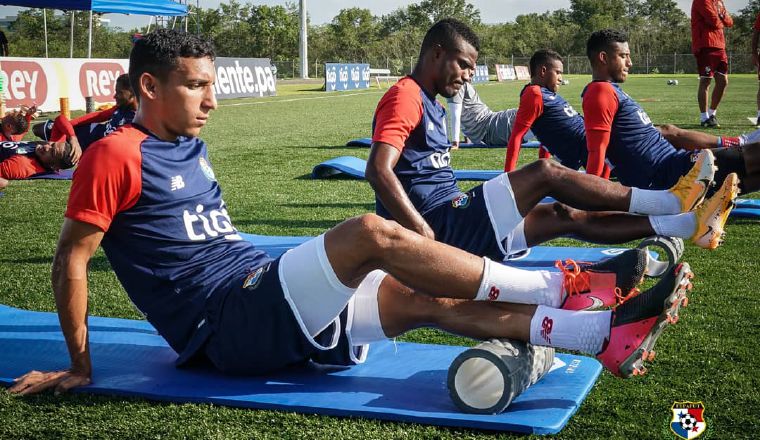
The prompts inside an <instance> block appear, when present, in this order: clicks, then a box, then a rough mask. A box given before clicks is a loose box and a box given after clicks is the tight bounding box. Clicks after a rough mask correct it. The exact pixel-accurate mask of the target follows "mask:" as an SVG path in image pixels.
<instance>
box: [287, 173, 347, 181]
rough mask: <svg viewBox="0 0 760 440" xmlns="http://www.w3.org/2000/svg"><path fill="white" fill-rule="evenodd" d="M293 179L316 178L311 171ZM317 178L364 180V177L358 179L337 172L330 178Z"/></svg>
mask: <svg viewBox="0 0 760 440" xmlns="http://www.w3.org/2000/svg"><path fill="white" fill-rule="evenodd" d="M293 180H315V179H314V177H312V176H311V173H309V174H302V175H300V176H298V177H294V178H293ZM316 180H353V181H362V179H357V178H356V177H352V176H349V175H348V174H336V175H334V176H330V177H328V178H319V179H316Z"/></svg>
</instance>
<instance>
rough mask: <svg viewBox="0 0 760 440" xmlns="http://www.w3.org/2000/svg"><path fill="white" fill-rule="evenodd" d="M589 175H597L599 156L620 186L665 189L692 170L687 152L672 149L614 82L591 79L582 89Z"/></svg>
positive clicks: (645, 115)
mask: <svg viewBox="0 0 760 440" xmlns="http://www.w3.org/2000/svg"><path fill="white" fill-rule="evenodd" d="M581 96H582V97H583V114H584V116H585V118H584V121H585V125H586V141H587V146H588V154H589V156H588V164H587V167H586V169H587V171H588V172H589V174H595V175H597V176H598V175H600V172H601V171H600V170H601V169H602V167H603V165H604V161H605V158H606V160H607V161H608V162H609V164H610V165H611V166H612V167H613V170H612V172H613V173H614V174H615V176H617V178H618V180H619V181H620V183H622V184H623V185H626V186H635V187H638V188H650V189H665V188H669V187H671V186H673V185H674V184H675V182H677V181H678V178H679V177H681V176H682V175H684V174H686V173H687V172H688V171H689V169H690V168H691V166H692V163H691V153H690V152H689V151H687V150H676V148H675V147H674V146H673V145H671V144H670V142H668V141H667V140H666V139H665V138H663V137H662V134H660V131H659V130H657V129H656V128H655V127H654V125H652V121H651V120H650V119H649V116H648V115H647V114H646V112H645V111H644V109H642V108H641V107H640V106H639V105H638V104H637V103H636V101H634V100H633V98H631V97H630V96H628V95H627V94H626V93H625V92H623V90H622V89H621V88H620V86H619V85H618V84H614V83H611V82H608V81H594V82H592V83H590V84H589V85H587V86H586V88H585V89H584V90H583V94H582V95H581Z"/></svg>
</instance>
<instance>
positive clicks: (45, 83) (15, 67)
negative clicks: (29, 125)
mask: <svg viewBox="0 0 760 440" xmlns="http://www.w3.org/2000/svg"><path fill="white" fill-rule="evenodd" d="M128 64H129V61H128V60H114V59H98V58H90V59H82V58H78V59H77V58H20V57H8V58H2V59H0V76H2V80H3V99H4V100H5V106H6V108H17V107H19V106H20V105H32V104H37V107H38V108H39V109H40V110H42V111H46V112H48V111H58V110H59V105H60V104H59V100H58V98H61V97H67V98H69V108H70V109H72V110H84V108H85V102H84V98H85V96H92V97H93V98H94V99H95V102H98V103H103V102H113V101H114V99H113V95H114V92H115V88H116V78H118V77H119V75H121V74H123V73H126V72H127V66H128Z"/></svg>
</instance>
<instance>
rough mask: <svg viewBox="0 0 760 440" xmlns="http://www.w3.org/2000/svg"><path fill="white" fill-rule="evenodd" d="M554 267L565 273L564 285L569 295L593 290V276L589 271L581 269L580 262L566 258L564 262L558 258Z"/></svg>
mask: <svg viewBox="0 0 760 440" xmlns="http://www.w3.org/2000/svg"><path fill="white" fill-rule="evenodd" d="M554 267H556V268H557V269H559V270H560V271H561V272H562V274H563V275H564V279H563V280H562V285H563V287H564V288H565V293H567V296H568V297H570V296H573V295H580V294H581V293H582V292H588V291H589V290H591V277H590V276H589V273H588V271H584V270H583V269H581V266H580V264H578V263H576V262H575V260H565V262H564V263H562V260H557V261H556V262H555V263H554Z"/></svg>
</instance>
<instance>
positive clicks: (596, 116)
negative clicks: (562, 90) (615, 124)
mask: <svg viewBox="0 0 760 440" xmlns="http://www.w3.org/2000/svg"><path fill="white" fill-rule="evenodd" d="M617 111H618V98H617V94H616V93H615V89H614V88H613V87H612V84H610V83H608V82H606V81H594V82H592V83H591V84H589V85H588V87H587V88H586V92H585V93H584V94H583V120H584V124H585V126H586V131H590V130H599V131H611V130H612V120H613V119H614V118H615V114H616V113H617Z"/></svg>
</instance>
